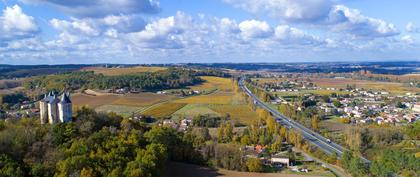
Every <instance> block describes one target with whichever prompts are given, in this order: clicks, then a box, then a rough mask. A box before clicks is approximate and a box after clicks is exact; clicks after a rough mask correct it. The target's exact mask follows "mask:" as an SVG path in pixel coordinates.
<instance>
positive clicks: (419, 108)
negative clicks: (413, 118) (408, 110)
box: [412, 103, 420, 112]
mask: <svg viewBox="0 0 420 177" xmlns="http://www.w3.org/2000/svg"><path fill="white" fill-rule="evenodd" d="M412 110H413V111H414V112H420V103H417V104H415V105H414V106H413V109H412Z"/></svg>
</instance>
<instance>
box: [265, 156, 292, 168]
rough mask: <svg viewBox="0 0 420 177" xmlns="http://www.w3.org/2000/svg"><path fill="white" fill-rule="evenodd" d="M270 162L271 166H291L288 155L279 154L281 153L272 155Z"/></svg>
mask: <svg viewBox="0 0 420 177" xmlns="http://www.w3.org/2000/svg"><path fill="white" fill-rule="evenodd" d="M270 161H271V164H272V165H273V166H277V167H281V166H283V165H284V166H287V167H289V166H291V165H292V163H291V160H290V158H289V157H285V156H281V155H274V156H272V157H271V160H270Z"/></svg>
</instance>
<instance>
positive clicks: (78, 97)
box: [71, 94, 119, 108]
mask: <svg viewBox="0 0 420 177" xmlns="http://www.w3.org/2000/svg"><path fill="white" fill-rule="evenodd" d="M71 99H72V102H73V105H74V106H77V107H82V106H87V107H90V108H97V107H99V106H102V105H106V104H111V103H112V102H114V101H116V100H118V99H119V96H117V95H106V96H92V95H86V94H74V95H71Z"/></svg>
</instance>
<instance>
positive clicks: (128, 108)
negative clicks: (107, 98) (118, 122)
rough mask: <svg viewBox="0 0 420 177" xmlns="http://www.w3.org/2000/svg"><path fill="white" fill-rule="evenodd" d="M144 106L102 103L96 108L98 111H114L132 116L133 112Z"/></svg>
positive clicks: (124, 115)
mask: <svg viewBox="0 0 420 177" xmlns="http://www.w3.org/2000/svg"><path fill="white" fill-rule="evenodd" d="M142 109H144V108H142V107H133V106H122V105H108V104H107V105H102V106H99V107H97V108H96V109H95V110H96V111H98V112H107V113H109V112H114V113H117V114H119V115H121V116H123V117H128V116H131V115H132V113H133V112H138V111H140V110H142Z"/></svg>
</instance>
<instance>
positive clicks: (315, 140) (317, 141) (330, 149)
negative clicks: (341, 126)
mask: <svg viewBox="0 0 420 177" xmlns="http://www.w3.org/2000/svg"><path fill="white" fill-rule="evenodd" d="M239 86H240V87H241V89H242V90H243V91H245V93H246V94H247V95H248V96H250V97H251V98H252V100H253V101H254V104H255V105H257V106H259V107H261V108H263V109H265V110H267V111H269V112H270V113H271V114H272V115H273V117H274V118H275V119H276V121H277V122H278V123H280V124H282V125H283V126H286V127H287V128H288V129H294V130H296V131H298V132H299V133H300V134H301V135H302V137H303V138H304V139H305V140H306V141H308V142H310V143H311V144H313V145H315V146H317V147H318V148H319V149H320V150H322V151H324V152H325V153H327V154H333V153H336V154H337V157H338V158H340V157H341V156H342V155H343V152H344V151H345V150H346V149H345V148H343V147H342V146H340V145H338V144H336V143H334V142H332V141H330V140H329V139H327V138H325V137H323V136H321V135H320V134H318V133H316V132H314V131H312V130H310V129H308V128H306V127H305V126H303V125H301V124H300V123H298V122H296V121H294V120H292V119H289V118H287V117H285V116H284V115H282V114H281V113H280V112H279V111H277V110H275V109H273V108H271V107H269V106H268V105H267V104H266V103H264V102H263V101H261V100H260V99H259V98H258V97H257V96H255V95H254V94H253V93H252V92H251V91H250V90H249V89H248V88H247V87H246V86H245V84H244V78H243V77H242V78H241V79H240V80H239ZM361 158H362V160H363V161H364V162H366V163H370V161H369V160H367V159H365V158H363V157H361Z"/></svg>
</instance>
